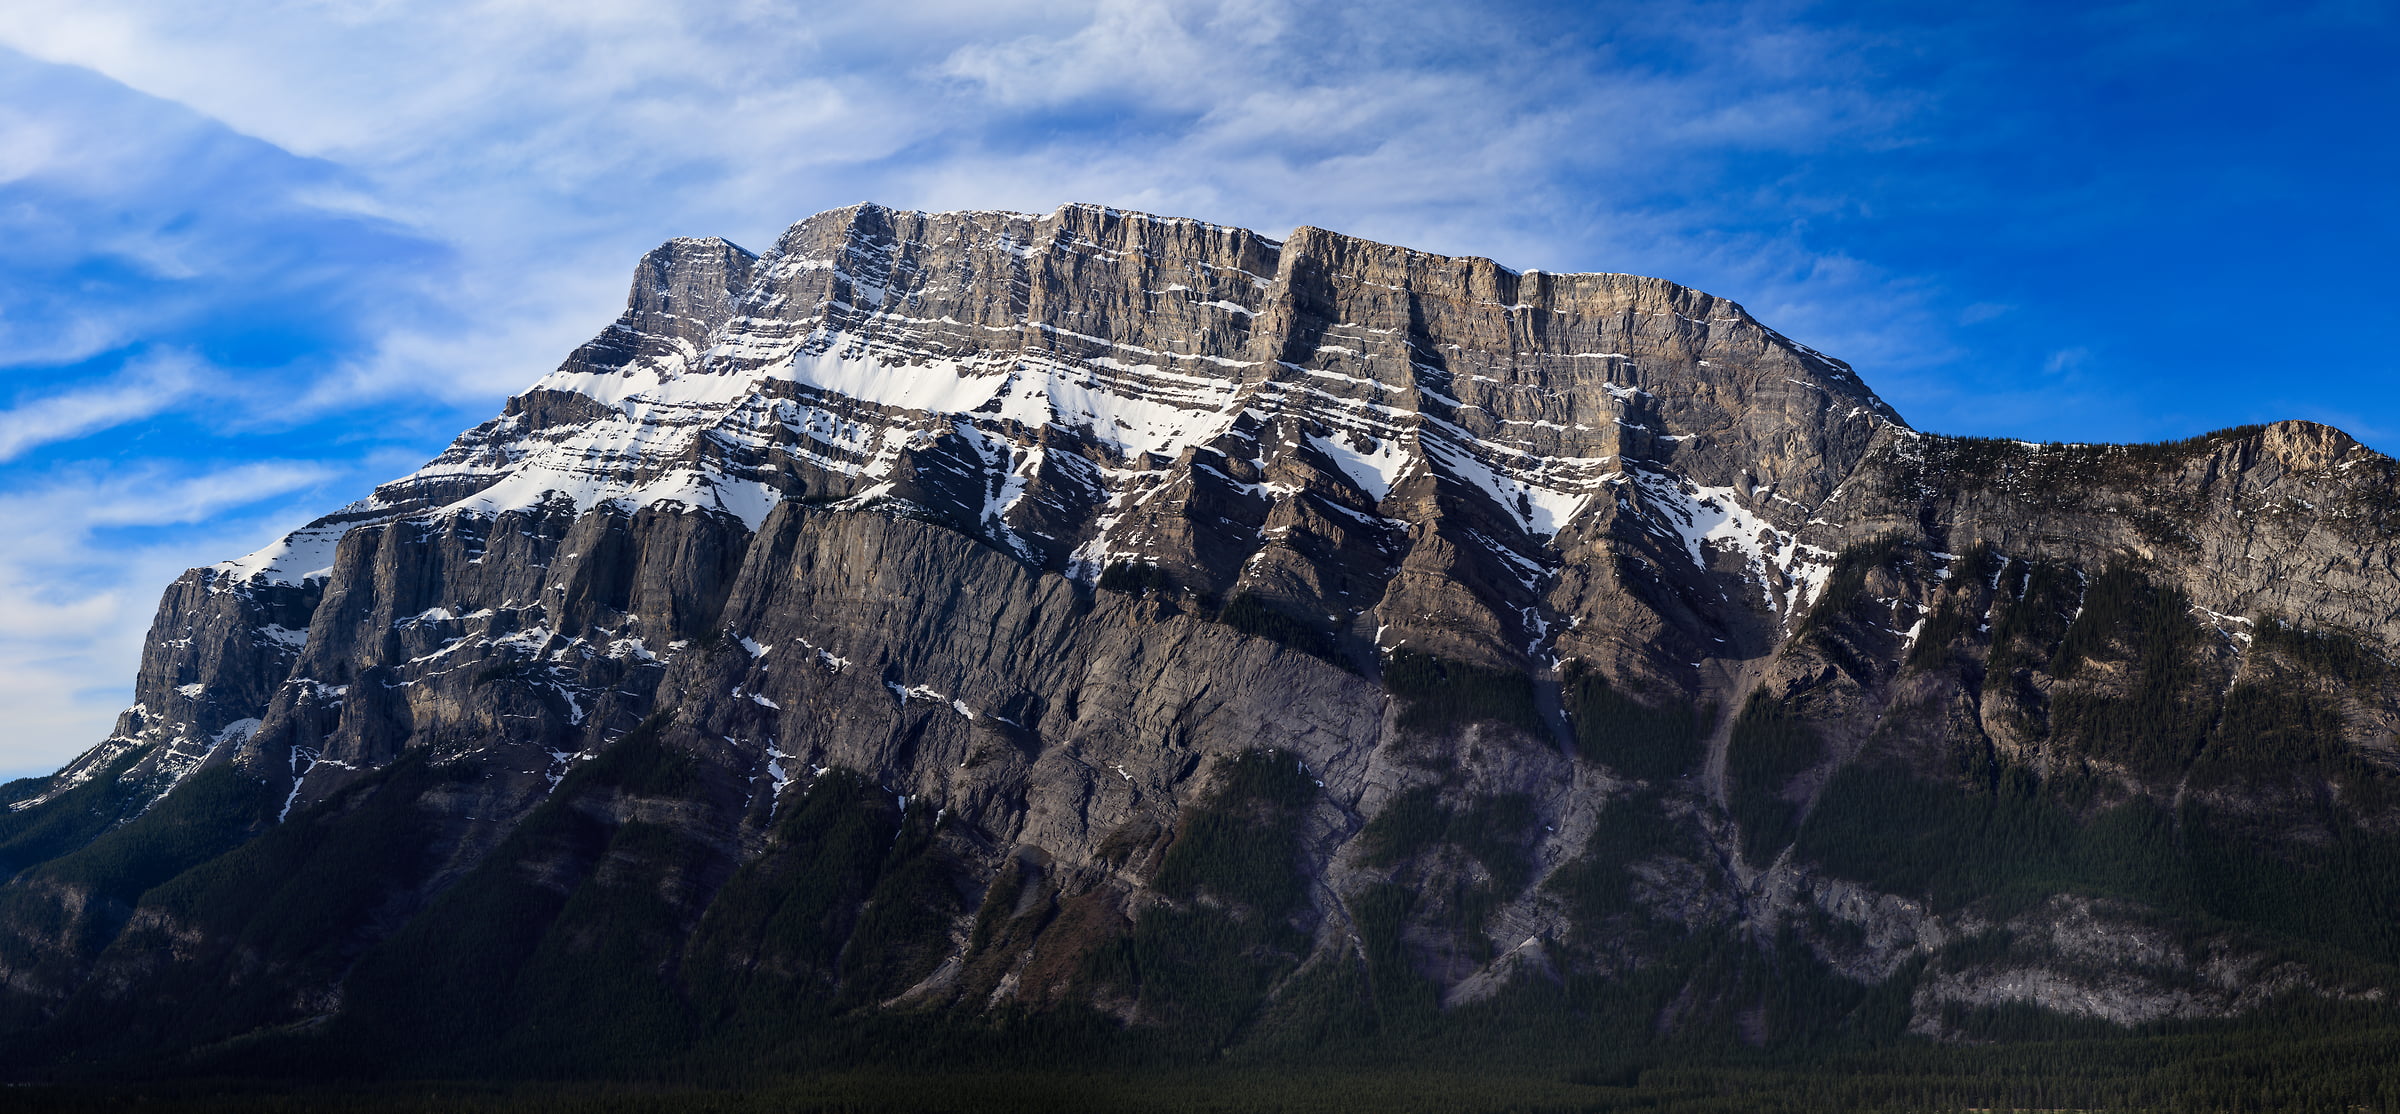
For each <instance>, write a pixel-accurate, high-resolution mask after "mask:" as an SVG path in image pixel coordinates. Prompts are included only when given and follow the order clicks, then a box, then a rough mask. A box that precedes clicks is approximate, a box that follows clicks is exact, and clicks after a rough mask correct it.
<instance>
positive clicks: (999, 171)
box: [0, 0, 2400, 773]
mask: <svg viewBox="0 0 2400 1114" xmlns="http://www.w3.org/2000/svg"><path fill="white" fill-rule="evenodd" d="M10 7H12V8H16V9H19V10H15V11H12V12H11V13H10V16H9V18H8V19H7V20H5V21H0V521H5V522H7V523H8V524H9V526H10V529H9V530H8V531H6V532H5V536H0V600H5V601H6V602H5V603H4V604H0V773H15V772H27V771H33V770H37V769H48V768H50V767H53V766H55V765H57V764H58V763H59V762H60V761H63V760H64V759H65V758H66V757H68V756H70V755H72V754H73V753H75V752H76V751H78V750H80V749H82V748H83V747H85V746H88V745H90V744H91V743H93V742H96V741H98V739H99V738H101V737H102V736H103V735H105V733H106V731H107V725H108V722H109V721H110V719H111V718H112V717H113V716H114V714H115V712H116V711H117V710H118V709H119V708H121V707H123V706H124V705H125V704H126V703H127V702H129V701H130V699H131V680H132V676H133V671H134V668H135V665H136V662H137V660H138V652H139V646H140V641H141V637H142V633H143V631H144V629H145V628H146V627H147V625H148V622H149V619H150V616H151V612H152V609H153V608H154V607H155V605H156V601H157V598H158V593H159V591H160V589H162V588H163V587H164V586H165V584H166V583H167V582H168V581H169V580H171V579H172V578H173V577H174V575H175V574H176V573H177V572H179V571H180V570H182V569H184V568H186V567H189V566H192V565H198V564H205V563H209V562H212V561H216V560H220V559H223V558H226V557H231V556H235V555H238V554H241V553H243V552H246V551H248V550H250V549H252V548H255V547H256V546H258V545H260V544H263V543H264V542H266V541H267V540H269V539H271V538H272V537H274V536H275V535H276V534H278V533H280V532H281V531H283V530H285V529H289V528H290V527H292V526H294V525H297V524H298V523H299V522H301V521H304V520H305V519H307V518H309V517H311V516H313V515H314V514H316V513H319V512H321V511H324V510H327V509H330V508H331V507H333V506H335V505H338V504H339V503H342V502H345V501H347V500H349V499H352V498H356V497H358V496H359V495H362V494H364V493H365V492H366V491H367V489H369V488H370V487H372V486H373V484H374V483H375V482H376V481H378V480H381V479H386V478H389V477H391V476H393V475H397V474H399V473H401V472H405V471H407V470H408V469H410V468H412V467H414V466H415V465H416V464H417V463H418V462H419V461H421V460H422V459H423V458H425V457H426V456H429V455H431V454H432V453H433V452H435V451H437V450H438V449H439V447H440V446H441V445H442V444H443V443H444V442H445V441H446V440H447V439H448V438H449V437H450V436H451V435H452V434H454V433H456V432H457V431H458V430H460V429H463V428H465V427H466V426H469V425H472V424H474V423H475V422H478V421H481V420H483V419H484V418H486V417H489V416H490V415H491V414H492V413H494V412H495V411H496V410H497V408H498V406H499V405H500V402H501V400H502V399H504V398H505V397H506V396H507V395H508V394H509V393H510V392H511V391H513V390H516V389H519V388H521V387H522V386H524V385H525V384H526V383H529V382H531V381H532V380H533V379H535V378H536V377H538V376H539V375H541V374H542V373H544V372H545V371H547V370H549V369H550V368H551V367H552V366H554V365H555V364H556V363H557V362H558V360H559V359H560V358H561V357H563V356H564V355H565V354H566V352H567V351H568V350H569V349H570V348H572V347H573V346H574V345H575V344H576V343H578V342H580V341H581V340H582V339H584V338H586V337H588V336H590V335H591V334H592V333H593V332H595V331H597V330H598V329H599V328H600V327H601V326H603V325H604V324H605V323H606V322H607V321H608V320H609V319H610V318H611V317H613V316H614V314H615V313H616V311H617V309H618V307H619V305H620V303H621V301H622V298H623V296H624V289H625V285H626V281H627V278H628V276H629V275H630V273H631V268H632V264H633V261H634V259H635V258H636V257H637V256H638V255H639V254H640V253H641V252H642V251H644V250H646V249H647V248H649V247H651V246H653V245H655V244H657V243H658V242H659V241H661V240H664V239H666V238H668V237H670V236H678V235H724V236H727V237H729V238H731V239H734V240H735V241H737V242H740V243H744V244H747V245H750V246H752V247H763V246H765V245H766V244H767V243H768V242H769V241H770V240H771V239H772V238H773V236H774V234H775V233H776V232H777V231H778V230H779V229H780V228H781V227H782V226H783V225H785V224H788V223H790V222H791V221H794V220H797V219H799V218H800V217H803V216H805V215H807V214H809V213H812V212H816V211H819V210H822V209H826V208H832V207H835V206H839V205H845V204H849V203H852V202H856V201H862V200H873V201H879V202H882V203H885V204H890V205H897V206H910V207H919V208H968V207H972V208H1013V209H1022V210H1029V211H1046V210H1048V209H1050V208H1053V207H1055V206H1056V205H1058V204H1060V203H1062V202H1066V201H1098V202H1105V203H1110V204H1115V205H1119V206H1125V207H1131V208H1140V209H1146V210H1150V211H1154V212H1163V213H1169V214H1175V215H1185V216H1197V217H1203V218H1207V219H1211V220H1216V221H1222V222H1227V223H1234V224H1242V225H1247V226H1249V227H1253V228H1258V229H1260V230H1263V231H1267V232H1269V233H1271V234H1280V233H1281V232H1283V231H1285V230H1288V229H1289V228H1291V227H1292V226H1294V225H1296V224H1314V225H1320V226H1323V227H1328V228H1333V229H1337V230H1341V231H1345V232H1351V233H1355V234H1359V235H1365V236H1371V237H1375V238H1378V239H1384V240H1390V241H1394V242H1399V243H1405V244H1409V245H1412V246H1416V247H1422V248H1428V249H1433V250H1439V251H1448V252H1457V253H1468V254H1480V255H1488V256H1491V257H1493V258H1496V259H1499V260H1501V261H1502V262H1504V263H1508V264H1510V265H1513V266H1517V267H1541V268H1545V269H1550V270H1608V271H1633V272H1639V273H1645V274H1653V275H1659V276H1662V277H1666V278H1670V279H1675V280H1677V281H1680V282H1684V283H1688V284H1690V285H1693V286H1697V287H1700V288H1702V289H1705V290H1708V291H1711V292H1713V293H1717V294H1721V295H1725V296H1728V297H1732V298H1734V299H1737V300H1739V301H1741V302H1743V303H1744V304H1746V305H1748V306H1749V307H1750V308H1751V310H1752V311H1753V312H1755V313H1757V314H1759V315H1760V316H1761V317H1762V318H1764V319H1766V320H1767V321H1768V322H1770V323H1771V324H1774V325H1775V326H1776V327H1778V328H1780V329H1782V330H1784V331H1785V332H1787V333H1789V334H1791V335H1792V336H1794V337H1796V338H1798V339H1800V340H1802V341H1804V342H1806V343H1808V344H1811V345H1814V346H1816V347H1818V348H1821V349H1824V350H1826V351H1828V352H1831V353H1834V354H1836V355H1839V356H1841V357H1843V358H1845V359H1848V360H1850V361H1851V362H1852V363H1854V364H1855V365H1857V367H1858V369H1859V371H1860V373H1861V374H1862V375H1863V376H1865V378H1866V379H1867V381H1868V382H1869V383H1870V384H1871V385H1873V386H1874V387H1875V388H1876V389H1877V390H1878V391H1880V392H1881V393H1882V394H1883V395H1884V396H1885V397H1886V398H1887V399H1889V400H1890V401H1891V402H1892V403H1893V404H1894V405H1895V406H1897V407H1898V408H1899V410H1900V411H1901V413H1902V414H1903V415H1905V416H1906V417H1907V418H1908V419H1909V420H1910V422H1911V423H1913V424H1915V425H1917V426H1918V427H1920V428H1924V429H1931V430H1938V431H1943V432H1957V433H1977V434H1993V435H2006V436H2014V437H2025V438H2032V439H2045V440H2046V439H2064V440H2147V439H2157V438H2167V437H2181V436H2188V435H2190V434H2194V433H2198V432H2202V431H2204V430H2208V429H2212V428H2217V427H2222V426H2227V425H2234V424H2239V423H2244V422H2252V421H2264V420H2273V419H2277V418H2285V417H2302V418H2312V419H2316V420H2320V421H2326V422H2330V423H2333V424H2336V425H2339V426H2342V427H2343V428H2345V429H2348V430H2350V431H2351V432H2352V433H2354V434H2356V435H2357V436H2359V437H2361V438H2362V439H2364V440H2366V441H2367V442H2368V443H2370V444H2372V445H2375V446H2377V447H2379V448H2383V449H2386V450H2392V449H2395V448H2400V387H2396V386H2395V381H2394V376H2393V374H2392V373H2393V371H2394V368H2393V363H2394V357H2393V355H2392V353H2393V352H2394V351H2396V350H2400V318H2396V315H2395V311H2394V309H2393V303H2394V300H2395V297H2396V296H2400V280H2396V279H2395V278H2394V277H2393V273H2394V267H2393V264H2392V261H2391V258H2392V256H2393V254H2394V249H2395V247H2400V218H2396V217H2395V215H2394V205H2393V201H2394V198H2395V194H2396V193H2400V191H2395V189H2394V186H2393V183H2394V181H2395V180H2396V177H2400V176H2396V174H2395V171H2400V165H2395V164H2396V162H2400V143H2396V142H2395V141H2394V138H2393V137H2394V136H2395V135H2400V119H2396V117H2400V76H2396V71H2400V67H2396V66H2393V65H2392V64H2391V59H2393V58H2395V57H2400V26H2396V22H2395V15H2394V12H2395V9H2394V7H2393V6H2392V5H2390V4H2389V3H2385V2H2381V0H2355V2H2333V3H2320V4H2308V3H2280V4H2263V3H2207V2H2182V3H2172V4H2168V3H2132V4H2114V5H2111V4H2039V5H2032V4H2027V5H2009V4H1991V5H1926V4H1899V3H1893V4H1803V3H1710V2H1697V3H1680V2H1674V0H1660V2H1648V3H1625V4H1597V5H1590V4H1579V5H1545V4H1530V3H1527V4H1513V3H1487V4H1444V3H1424V4H1413V5H1391V6H1388V8H1381V7H1379V8H1377V9H1376V10H1365V9H1364V8H1363V7H1362V6H1358V5H1338V4H1309V3H1292V2H1282V0H1217V2H1206V0H1192V2H1131V0H1124V2H1118V0H1106V2H1100V3H1083V4H1070V3H1040V4H1033V3H1021V4H1020V3H1010V2H1007V0H984V2H972V3H970V2H938V0H937V2H922V3H886V4H879V5H873V6H868V5H838V6H837V5H812V4H776V3H769V2H766V0H726V2H721V3H715V4H676V3H668V2H660V0H639V2H637V0H572V2H570V0H421V2H396V0H314V2H303V0H284V2H281V3H260V2H255V0H252V2H244V3H230V2H222V0H176V2H171V3H170V2H164V0H82V2H80V3H78V4H74V5H32V4H23V5H16V4H12V5H10Z"/></svg>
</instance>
